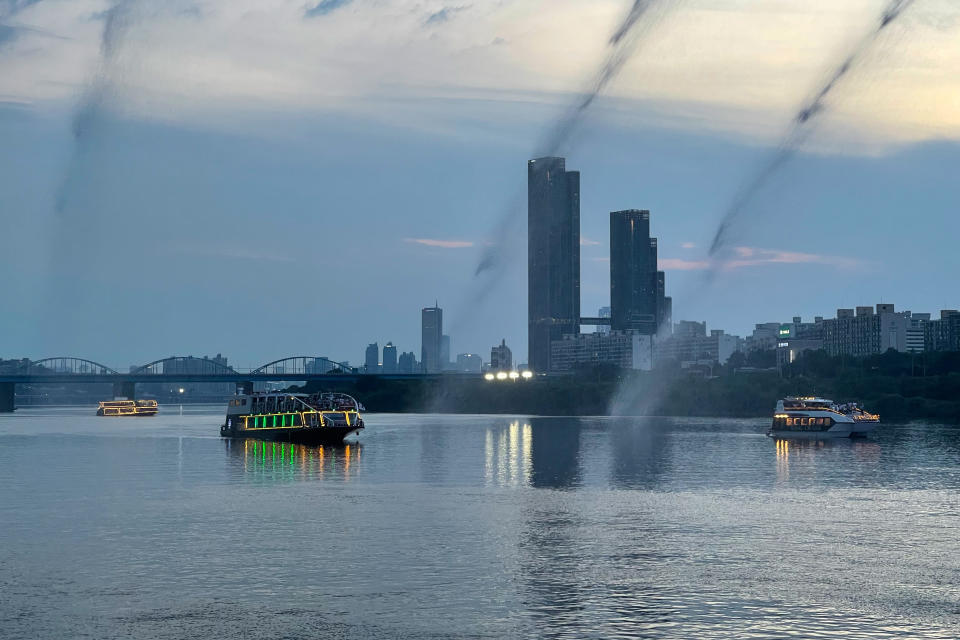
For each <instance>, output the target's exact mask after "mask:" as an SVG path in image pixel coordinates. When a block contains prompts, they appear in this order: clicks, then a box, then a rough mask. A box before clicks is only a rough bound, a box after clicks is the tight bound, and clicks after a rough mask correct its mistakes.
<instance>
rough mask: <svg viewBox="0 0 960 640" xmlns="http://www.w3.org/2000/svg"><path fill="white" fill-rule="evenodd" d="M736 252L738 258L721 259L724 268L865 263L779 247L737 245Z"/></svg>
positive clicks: (855, 265)
mask: <svg viewBox="0 0 960 640" xmlns="http://www.w3.org/2000/svg"><path fill="white" fill-rule="evenodd" d="M734 253H735V254H736V256H737V258H735V259H730V260H721V261H720V264H721V268H722V269H741V268H744V267H757V266H762V265H768V264H823V265H829V266H833V267H839V268H842V269H851V268H855V267H859V266H862V265H863V261H861V260H858V259H856V258H849V257H846V256H826V255H820V254H816V253H801V252H799V251H781V250H779V249H757V248H755V247H736V248H735V249H734Z"/></svg>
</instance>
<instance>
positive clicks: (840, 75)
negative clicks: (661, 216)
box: [710, 0, 914, 257]
mask: <svg viewBox="0 0 960 640" xmlns="http://www.w3.org/2000/svg"><path fill="white" fill-rule="evenodd" d="M913 2H914V0H890V2H889V4H888V5H887V7H886V8H885V9H884V11H883V14H882V15H881V16H880V21H879V24H878V25H877V26H876V27H875V28H874V29H872V30H871V31H870V32H869V33H868V34H867V35H866V36H864V37H863V39H861V40H860V41H859V42H858V43H857V45H856V46H855V47H854V49H853V51H852V52H851V53H850V54H849V55H848V56H847V57H846V58H844V60H843V61H842V62H841V63H840V64H839V65H838V66H837V68H836V69H835V70H834V71H833V72H832V73H831V74H830V75H829V76H828V77H827V80H826V82H825V83H824V84H823V86H821V87H820V88H819V90H818V91H817V92H816V93H815V94H814V97H813V99H812V100H810V101H809V102H808V103H807V104H805V105H803V106H802V107H801V108H800V110H799V111H798V112H797V115H796V116H795V117H794V119H793V123H792V125H791V126H790V128H789V130H788V131H787V134H786V135H785V136H784V138H783V140H781V141H780V144H779V145H777V148H776V149H775V150H774V152H773V154H772V156H771V157H770V158H769V159H768V160H767V161H766V162H765V163H764V164H763V165H761V166H760V169H759V170H758V171H757V173H756V174H755V175H754V176H753V177H752V178H751V179H750V180H749V181H747V182H746V183H745V184H744V185H743V186H742V187H741V188H740V190H739V191H738V192H737V194H736V195H735V196H734V198H733V202H731V203H730V206H729V207H727V210H726V212H725V213H724V216H723V219H722V220H721V222H720V225H719V227H718V228H717V231H716V234H715V235H714V237H713V242H712V243H711V245H710V256H711V257H714V256H716V254H717V253H718V252H719V251H720V250H721V249H723V248H724V247H725V246H726V245H727V243H728V241H729V235H730V230H731V228H732V226H733V224H734V223H735V222H736V221H737V220H738V219H739V218H740V217H741V216H742V215H743V213H744V211H745V210H746V209H747V207H748V206H749V204H750V202H751V201H752V200H753V198H754V197H755V196H756V195H757V192H758V191H760V189H762V188H763V186H764V185H765V184H766V183H767V181H768V180H770V178H771V177H772V176H773V175H774V174H775V173H776V172H777V170H779V169H780V167H781V166H783V164H784V163H785V162H786V161H787V160H789V159H790V158H791V157H793V155H795V154H796V152H797V150H798V149H799V148H800V147H801V146H802V144H803V142H804V141H805V140H806V139H807V137H808V136H809V135H810V133H811V131H812V130H813V126H814V125H815V124H816V121H817V118H818V117H819V116H820V114H822V113H823V112H824V110H825V109H826V102H825V101H826V99H827V97H828V96H829V95H830V94H831V93H832V92H833V91H834V90H835V89H836V88H837V86H838V85H839V84H840V82H841V81H842V80H843V79H844V77H846V76H847V75H848V74H849V73H850V72H851V71H852V70H853V69H854V68H855V67H856V65H857V63H858V62H859V60H860V58H861V57H862V56H863V54H864V53H865V52H866V51H867V50H868V49H869V48H870V47H871V46H872V45H873V44H874V43H875V42H876V40H877V38H878V37H879V36H880V34H881V33H883V31H884V30H885V29H886V28H887V27H889V26H890V25H891V24H893V22H895V21H896V20H897V18H899V17H900V15H901V14H902V13H903V12H904V11H905V10H906V9H907V8H908V7H909V6H910V5H911V4H913Z"/></svg>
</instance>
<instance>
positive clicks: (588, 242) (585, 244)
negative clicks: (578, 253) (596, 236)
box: [580, 236, 600, 247]
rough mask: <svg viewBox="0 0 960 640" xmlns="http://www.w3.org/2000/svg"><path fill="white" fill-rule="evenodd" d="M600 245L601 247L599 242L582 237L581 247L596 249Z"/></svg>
mask: <svg viewBox="0 0 960 640" xmlns="http://www.w3.org/2000/svg"><path fill="white" fill-rule="evenodd" d="M599 245H600V243H599V242H597V241H596V240H591V239H590V238H587V237H586V236H580V246H581V247H596V246H599Z"/></svg>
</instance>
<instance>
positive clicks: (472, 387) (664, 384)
mask: <svg viewBox="0 0 960 640" xmlns="http://www.w3.org/2000/svg"><path fill="white" fill-rule="evenodd" d="M321 388H322V389H324V390H329V391H334V390H336V391H343V392H346V393H350V394H352V395H355V396H356V397H357V398H358V399H359V400H360V401H361V402H362V403H363V404H364V405H366V407H367V409H368V410H370V411H383V412H437V413H508V414H532V415H605V414H609V413H611V412H613V413H621V414H628V415H679V416H721V417H722V416H728V417H769V416H770V414H771V411H772V410H773V407H774V405H775V404H776V401H777V400H778V399H779V398H782V397H784V396H788V395H804V396H805V395H818V396H823V397H827V398H832V399H834V400H837V401H843V402H850V401H856V402H861V403H863V405H864V406H865V407H866V408H867V409H869V410H870V411H873V412H877V413H879V414H880V415H881V417H882V418H884V419H889V420H911V419H931V420H944V421H960V353H931V354H916V355H911V354H903V353H897V352H895V351H889V352H887V353H885V354H881V355H877V356H872V357H869V358H863V359H854V358H849V357H843V358H841V357H831V356H828V355H827V354H826V353H824V352H822V351H817V352H807V353H804V354H801V356H800V357H799V358H798V359H797V360H796V361H795V362H793V363H792V364H789V365H785V366H783V367H780V368H777V367H776V356H775V354H774V353H773V352H756V353H753V354H750V355H749V356H745V355H743V354H735V355H734V357H733V358H731V359H730V361H729V362H728V363H727V364H725V365H722V366H721V365H718V364H715V365H713V366H703V367H696V368H682V367H680V366H679V365H678V364H676V363H667V364H664V365H663V366H660V367H658V368H657V369H656V370H654V371H651V372H637V371H629V370H622V369H619V368H617V367H613V366H609V365H600V366H596V367H589V368H583V369H580V370H578V371H576V372H575V373H573V374H571V375H563V376H537V377H536V378H534V379H533V380H529V381H516V382H513V381H493V382H490V381H486V380H484V379H482V378H481V377H480V376H477V377H476V378H474V377H463V376H450V377H449V379H440V380H431V381H427V380H374V379H370V380H367V379H361V380H360V381H359V382H357V383H355V384H334V385H330V384H321V383H311V384H310V385H308V386H307V387H306V388H305V389H306V390H308V391H316V390H320V389H321Z"/></svg>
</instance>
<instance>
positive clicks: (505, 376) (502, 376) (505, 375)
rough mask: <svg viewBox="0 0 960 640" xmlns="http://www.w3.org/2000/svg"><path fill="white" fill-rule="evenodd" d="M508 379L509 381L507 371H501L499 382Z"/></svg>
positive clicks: (498, 377)
mask: <svg viewBox="0 0 960 640" xmlns="http://www.w3.org/2000/svg"><path fill="white" fill-rule="evenodd" d="M506 379H507V372H506V371H501V372H499V373H498V374H497V380H506Z"/></svg>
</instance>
